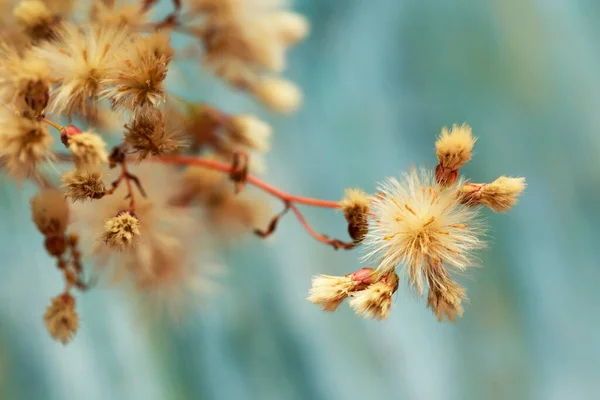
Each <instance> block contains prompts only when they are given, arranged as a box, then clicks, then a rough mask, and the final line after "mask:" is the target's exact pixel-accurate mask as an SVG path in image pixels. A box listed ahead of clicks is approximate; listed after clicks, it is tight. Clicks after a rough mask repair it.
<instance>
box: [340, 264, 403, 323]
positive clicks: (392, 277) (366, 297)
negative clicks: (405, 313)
mask: <svg viewBox="0 0 600 400" xmlns="http://www.w3.org/2000/svg"><path fill="white" fill-rule="evenodd" d="M397 289H398V275H396V273H394V272H391V273H388V274H386V275H383V276H382V277H381V279H380V280H378V281H377V282H375V283H373V284H371V285H369V286H368V287H367V288H366V289H364V290H360V291H356V292H353V293H352V299H351V300H350V302H349V304H350V307H352V309H353V310H354V312H356V314H358V315H360V316H364V317H368V318H376V319H378V320H383V319H387V317H388V316H389V313H390V309H391V308H392V295H393V294H394V293H395V292H396V290H397Z"/></svg>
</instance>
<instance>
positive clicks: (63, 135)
mask: <svg viewBox="0 0 600 400" xmlns="http://www.w3.org/2000/svg"><path fill="white" fill-rule="evenodd" d="M80 133H83V131H82V130H81V129H79V128H78V127H76V126H75V125H67V126H65V127H64V128H62V130H61V131H60V141H61V142H62V144H64V145H65V146H66V147H68V146H69V138H70V137H71V136H75V135H79V134H80Z"/></svg>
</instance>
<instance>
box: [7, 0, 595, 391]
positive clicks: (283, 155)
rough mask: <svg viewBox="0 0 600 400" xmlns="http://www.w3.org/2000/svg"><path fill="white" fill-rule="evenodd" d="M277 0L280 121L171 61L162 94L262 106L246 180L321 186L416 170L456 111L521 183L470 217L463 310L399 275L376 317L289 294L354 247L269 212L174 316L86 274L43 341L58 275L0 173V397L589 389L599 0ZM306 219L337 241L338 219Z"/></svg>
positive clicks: (481, 165) (486, 175)
mask: <svg viewBox="0 0 600 400" xmlns="http://www.w3.org/2000/svg"><path fill="white" fill-rule="evenodd" d="M296 9H297V10H299V11H301V12H303V13H306V14H307V15H308V17H309V19H310V20H311V23H312V33H311V36H310V37H309V39H308V40H307V41H306V42H304V43H303V44H302V45H301V46H299V47H298V48H297V49H295V50H294V51H293V52H292V54H291V58H290V60H289V65H290V67H289V72H288V76H289V77H291V78H292V79H294V80H296V81H297V82H299V84H300V85H301V86H302V87H303V89H304V91H305V105H304V106H303V108H302V109H301V110H300V112H299V113H298V114H296V115H295V116H293V117H290V118H284V117H280V116H276V115H274V114H268V113H266V112H264V111H262V110H261V109H260V107H258V106H257V105H255V104H254V103H253V102H252V101H251V100H249V99H247V98H246V97H245V96H243V95H240V94H236V93H234V92H232V91H230V90H227V89H226V88H224V86H223V85H222V84H216V83H214V82H213V81H211V80H209V79H208V78H201V79H200V80H198V79H197V78H196V77H188V78H185V73H184V71H180V74H179V75H177V74H175V73H174V77H172V82H174V85H175V87H178V88H179V89H178V90H179V92H178V93H179V94H180V95H182V96H186V97H188V98H190V99H193V100H203V99H211V100H213V101H214V102H215V103H216V104H218V105H219V106H222V107H224V108H226V109H227V110H229V111H240V110H244V111H246V110H251V111H256V112H257V113H259V114H260V115H262V116H263V117H264V118H266V119H267V120H269V121H270V122H271V123H272V124H273V125H274V127H275V128H276V135H275V137H274V149H273V152H272V153H271V154H270V155H269V156H268V162H269V165H270V170H269V172H268V174H267V178H266V179H267V180H268V181H269V182H272V183H274V184H277V185H278V186H280V187H282V188H285V189H286V190H289V191H291V192H293V193H301V194H305V195H310V196H314V197H322V198H328V199H338V198H340V197H341V195H342V193H343V189H344V188H345V187H352V186H361V187H363V188H364V189H365V190H374V189H375V184H376V182H377V181H379V180H381V179H383V178H385V177H386V176H389V175H396V174H398V173H399V172H400V171H403V170H405V169H406V168H408V167H410V166H411V165H413V164H425V165H429V166H431V167H433V166H434V165H435V162H436V160H435V154H434V150H433V141H434V139H435V136H436V135H437V134H438V133H439V130H440V128H441V127H442V126H443V125H449V124H452V123H453V122H457V123H462V122H465V121H466V122H468V123H470V124H471V125H472V127H473V130H474V134H475V135H476V136H479V137H480V139H479V141H478V142H477V145H476V154H475V157H474V159H473V161H472V162H471V163H470V164H469V165H468V166H467V167H466V168H464V170H463V172H464V173H465V174H466V175H467V176H469V177H470V178H472V179H473V180H475V181H491V180H493V179H495V178H496V177H497V176H499V175H503V174H505V175H513V176H525V177H527V180H528V184H529V186H528V188H527V191H526V194H525V195H524V197H523V198H522V200H521V202H520V204H519V205H518V206H517V207H516V208H515V209H513V210H512V211H511V212H510V213H509V214H507V215H492V213H489V212H486V215H487V216H488V219H489V222H490V225H491V226H492V227H493V229H492V231H491V232H490V249H489V250H487V251H486V252H483V253H482V257H481V258H482V264H483V266H484V267H483V268H481V269H477V270H475V271H474V272H473V273H472V274H470V276H468V277H465V278H463V279H462V282H463V283H465V285H466V286H467V289H468V293H469V297H470V299H471V302H470V304H468V305H467V307H466V312H465V316H464V318H462V319H461V320H459V321H458V322H457V323H455V324H449V323H442V324H440V323H438V322H437V320H436V319H435V317H434V316H433V315H432V314H431V312H430V311H429V310H427V309H425V300H424V299H419V298H417V296H416V295H414V294H412V293H410V292H409V290H408V289H406V287H401V289H400V290H399V294H398V295H397V299H396V301H395V305H394V308H393V310H392V313H391V317H390V319H389V320H388V321H385V322H377V321H370V320H364V319H361V318H358V317H356V316H355V315H354V314H353V313H352V312H351V311H350V310H349V309H348V307H347V306H346V305H343V306H342V307H340V310H339V311H338V312H336V313H334V314H325V313H322V312H321V311H320V310H319V309H318V307H315V306H314V305H312V304H310V303H309V302H307V301H306V300H305V298H306V295H307V291H308V289H309V287H310V278H311V276H312V275H313V274H316V273H330V274H336V275H342V274H345V273H348V272H350V271H353V270H355V269H357V268H358V267H359V256H360V254H361V253H360V251H351V252H347V253H344V252H341V251H337V252H336V251H334V250H332V249H331V248H327V247H325V246H323V245H321V244H319V243H317V242H315V241H314V240H312V239H311V238H310V237H309V236H308V235H306V233H305V232H304V231H303V230H302V228H301V227H300V226H299V225H298V224H297V223H296V221H294V219H293V218H292V217H291V216H288V218H286V219H285V220H284V221H283V222H282V223H281V225H280V228H279V229H278V231H277V233H276V235H275V236H274V237H273V238H271V239H269V240H267V241H261V240H260V239H258V238H254V237H249V238H248V239H247V240H245V241H244V242H243V243H242V244H241V245H239V246H237V247H235V248H234V249H233V250H230V251H228V252H227V254H225V255H224V257H223V259H222V260H221V261H222V263H223V264H224V265H227V269H226V273H225V275H224V276H223V277H221V278H220V279H219V284H220V286H221V290H220V292H218V293H217V294H213V295H210V296H209V297H208V298H207V299H206V301H205V302H204V304H203V305H199V306H198V307H195V308H194V309H193V311H192V312H191V313H190V314H187V315H186V316H185V317H184V318H182V319H181V320H180V321H178V322H177V323H173V322H172V321H171V320H169V319H166V318H158V319H156V318H148V313H145V312H143V311H142V308H141V307H140V304H139V302H138V301H137V300H136V298H135V297H134V296H132V295H130V294H127V293H124V292H123V291H121V290H118V289H114V288H112V289H111V288H97V289H96V290H93V291H91V292H89V293H86V294H85V295H83V296H80V297H79V298H80V300H79V304H78V307H79V311H80V314H81V316H82V324H81V329H80V331H79V332H78V334H77V337H76V339H75V340H74V341H73V342H72V343H71V344H69V345H68V346H62V345H61V344H59V343H57V342H55V341H53V340H52V339H51V338H50V337H49V336H48V334H47V332H46V331H45V329H44V326H43V324H42V318H41V315H42V314H43V312H44V309H45V307H46V306H47V304H48V303H49V299H50V297H52V296H54V295H55V294H56V293H57V291H59V290H60V288H62V281H61V277H60V275H59V274H58V273H57V271H56V270H55V267H54V264H53V262H52V261H51V259H50V258H49V257H48V256H47V255H46V254H45V253H44V252H43V248H42V246H41V244H42V238H41V236H40V235H39V234H38V233H37V232H36V230H35V227H34V225H33V224H32V223H31V222H30V220H29V207H28V198H29V197H30V196H31V194H32V193H33V191H34V188H33V187H31V186H30V185H27V184H26V185H24V186H23V187H22V188H17V186H16V185H15V184H14V183H12V182H2V184H1V185H0V199H1V200H0V201H1V203H0V204H1V205H2V212H1V221H2V222H1V223H0V240H1V242H0V249H1V250H2V252H1V257H2V262H1V264H2V265H1V267H0V399H32V400H37V399H61V400H66V399H77V400H80V399H89V400H95V399H101V400H106V399H115V400H117V399H125V400H137V399H144V400H151V399H160V400H167V399H236V400H237V399H240V400H241V399H349V400H350V399H384V398H392V399H461V400H462V399H544V400H552V399H597V398H599V397H600V379H598V366H599V365H600V339H598V332H599V331H600V314H599V313H598V311H597V308H598V307H597V306H598V298H597V297H596V294H597V292H596V291H597V285H598V281H599V280H600V265H599V262H598V260H600V246H598V241H599V240H600V228H599V226H600V225H599V224H600V212H599V211H598V206H599V205H600V161H599V160H600V158H599V157H598V154H599V152H600V112H599V111H598V110H600V72H599V71H600V50H599V44H598V37H600V25H598V24H597V20H598V18H599V17H600V3H599V2H597V1H593V0H544V1H532V0H486V1H481V0H455V1H443V0H430V1H422V0H378V1H367V0H362V1H360V0H329V1H324V0H313V1H297V2H296ZM184 79H194V81H195V82H196V83H195V84H194V85H187V86H186V85H185V84H183V81H184ZM179 81H181V82H179ZM186 87H194V89H193V90H192V89H186ZM277 206H278V205H277V203H275V202H274V207H277ZM306 216H307V217H308V218H309V219H310V220H311V221H313V222H314V225H315V226H316V227H317V228H318V229H319V230H320V231H323V232H327V233H331V234H335V235H337V236H343V235H344V223H343V218H342V217H341V216H340V215H339V214H336V213H333V212H331V211H330V210H307V211H306Z"/></svg>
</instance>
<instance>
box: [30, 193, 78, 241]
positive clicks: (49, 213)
mask: <svg viewBox="0 0 600 400" xmlns="http://www.w3.org/2000/svg"><path fill="white" fill-rule="evenodd" d="M31 216H32V219H33V222H35V224H36V225H37V227H38V229H39V231H40V232H41V233H42V234H43V235H44V236H48V237H51V236H62V235H64V233H65V230H66V229H67V225H68V223H69V205H68V204H67V202H66V201H65V197H64V196H63V194H62V193H61V192H59V191H58V190H54V189H45V190H42V191H41V192H39V193H38V194H37V195H35V196H34V197H33V198H32V199H31Z"/></svg>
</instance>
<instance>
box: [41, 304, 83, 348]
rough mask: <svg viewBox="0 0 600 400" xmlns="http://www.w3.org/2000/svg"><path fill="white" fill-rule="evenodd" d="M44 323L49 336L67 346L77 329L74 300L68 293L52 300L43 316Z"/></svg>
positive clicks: (77, 322)
mask: <svg viewBox="0 0 600 400" xmlns="http://www.w3.org/2000/svg"><path fill="white" fill-rule="evenodd" d="M44 322H45V323H46V328H47V329H48V333H50V336H52V337H53V338H54V339H56V340H58V341H59V342H62V344H67V343H68V342H69V341H70V340H71V339H72V338H73V336H74V335H75V333H76V332H77V328H78V327H79V316H78V315H77V311H76V310H75V298H74V297H73V296H71V295H70V294H68V293H63V294H61V295H58V296H56V297H55V298H53V299H52V304H50V306H48V309H47V310H46V313H45V314H44Z"/></svg>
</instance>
